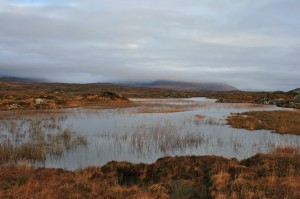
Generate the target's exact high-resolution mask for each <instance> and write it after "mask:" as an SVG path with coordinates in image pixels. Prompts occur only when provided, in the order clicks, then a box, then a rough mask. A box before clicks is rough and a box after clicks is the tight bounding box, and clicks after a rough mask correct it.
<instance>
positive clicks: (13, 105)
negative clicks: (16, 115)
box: [10, 104, 20, 108]
mask: <svg viewBox="0 0 300 199" xmlns="http://www.w3.org/2000/svg"><path fill="white" fill-rule="evenodd" d="M10 107H11V108H18V107H20V105H18V104H11V105H10Z"/></svg>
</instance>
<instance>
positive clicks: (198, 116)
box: [195, 114, 205, 119]
mask: <svg viewBox="0 0 300 199" xmlns="http://www.w3.org/2000/svg"><path fill="white" fill-rule="evenodd" d="M195 118H197V119H203V118H205V115H200V114H197V115H195Z"/></svg>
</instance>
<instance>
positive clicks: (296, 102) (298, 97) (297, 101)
mask: <svg viewBox="0 0 300 199" xmlns="http://www.w3.org/2000/svg"><path fill="white" fill-rule="evenodd" d="M292 101H293V102H294V103H295V104H299V103H300V95H296V96H295V97H294V98H293V100H292Z"/></svg>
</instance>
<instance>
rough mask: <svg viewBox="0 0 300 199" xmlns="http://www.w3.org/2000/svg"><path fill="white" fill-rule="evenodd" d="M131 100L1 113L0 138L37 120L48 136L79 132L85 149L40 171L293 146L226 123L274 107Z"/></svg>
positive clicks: (293, 140) (242, 154) (294, 139)
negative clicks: (121, 104)
mask: <svg viewBox="0 0 300 199" xmlns="http://www.w3.org/2000/svg"><path fill="white" fill-rule="evenodd" d="M132 100H133V101H135V102H136V106H135V107H131V108H124V109H85V108H78V109H66V110H59V111H57V110H56V111H26V112H18V113H16V112H2V113H1V115H0V118H1V123H0V139H1V140H2V141H3V140H5V139H8V137H9V138H10V139H11V138H12V137H13V138H17V137H18V136H16V135H18V132H26V129H27V130H28V129H30V128H29V127H30V124H32V123H33V121H35V122H38V121H42V126H43V131H47V132H48V133H49V134H51V133H53V129H56V128H57V127H58V126H59V128H60V129H70V130H72V131H76V132H79V133H81V134H82V135H83V136H85V137H86V138H87V140H88V145H87V146H86V147H79V148H75V149H73V150H67V151H65V152H64V153H63V155H62V156H60V157H58V158H57V157H56V158H51V157H47V158H46V160H45V161H44V162H42V163H41V162H40V165H41V164H42V165H43V166H46V167H62V168H67V169H77V168H84V167H86V166H89V165H103V164H105V163H107V162H108V161H111V160H118V161H124V160H125V161H130V162H153V161H155V160H156V159H158V158H160V157H162V156H168V155H172V156H174V155H220V156H225V157H229V158H233V157H234V158H237V159H243V158H247V157H250V156H252V155H254V154H256V153H260V152H263V153H268V152H270V151H271V149H272V148H273V147H276V146H279V145H285V146H296V147H299V144H298V143H299V141H300V136H295V135H281V134H274V133H270V131H265V130H264V131H248V130H243V129H232V128H230V127H228V126H227V125H226V120H225V119H226V117H227V116H228V115H229V114H230V113H232V112H244V111H249V110H251V111H252V110H274V109H279V108H277V107H275V106H261V105H253V104H218V103H214V100H210V99H205V98H192V99H132ZM144 110H148V112H147V113H145V111H144ZM170 110H178V111H176V112H172V111H170ZM196 115H201V117H197V116H196ZM202 116H203V117H202ZM51 129H52V130H51ZM12 135H14V136H12ZM20 135H22V133H20ZM25 137H26V136H25ZM18 139H20V140H22V137H18ZM37 165H38V164H37Z"/></svg>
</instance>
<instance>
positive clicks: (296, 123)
mask: <svg viewBox="0 0 300 199" xmlns="http://www.w3.org/2000/svg"><path fill="white" fill-rule="evenodd" d="M227 121H228V124H229V125H231V126H232V127H233V128H245V129H249V130H259V129H267V130H271V131H272V132H274V133H281V134H294V135H300V111H251V112H245V113H239V114H233V115H231V116H229V117H228V119H227Z"/></svg>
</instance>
